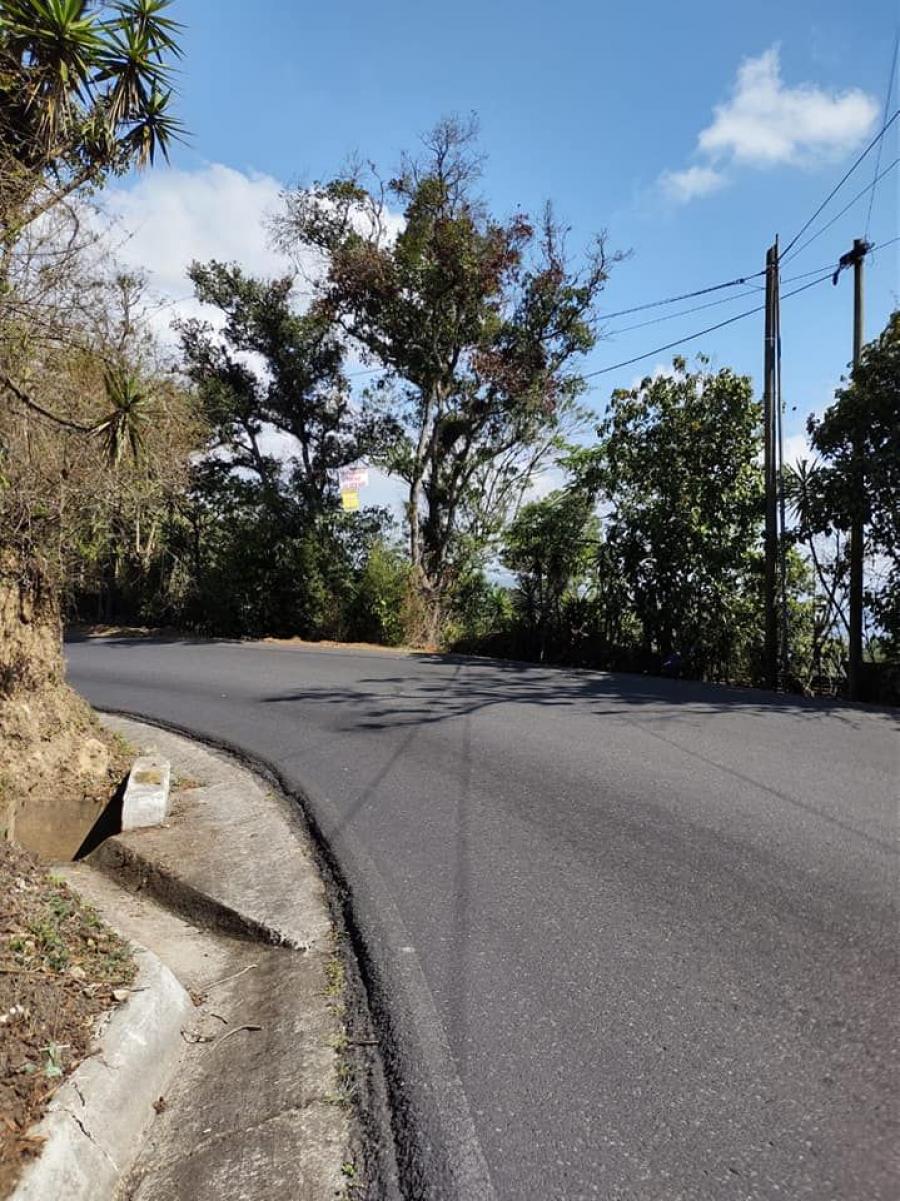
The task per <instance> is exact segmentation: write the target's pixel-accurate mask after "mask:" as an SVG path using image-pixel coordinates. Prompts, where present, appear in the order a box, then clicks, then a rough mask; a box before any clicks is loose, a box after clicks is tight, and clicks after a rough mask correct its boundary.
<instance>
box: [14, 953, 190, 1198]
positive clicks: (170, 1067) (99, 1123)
mask: <svg viewBox="0 0 900 1201" xmlns="http://www.w3.org/2000/svg"><path fill="white" fill-rule="evenodd" d="M132 945H133V948H134V951H135V954H136V957H137V960H138V973H137V977H136V978H135V981H134V983H133V984H132V985H131V990H130V995H129V997H128V999H127V1000H126V1001H125V1002H124V1004H122V1005H119V1006H118V1008H116V1009H114V1010H113V1011H112V1014H111V1015H110V1017H109V1019H108V1022H107V1025H106V1027H105V1029H104V1030H103V1033H102V1034H101V1036H100V1038H99V1047H98V1050H97V1052H96V1053H94V1054H92V1055H91V1056H90V1057H89V1058H87V1059H85V1060H83V1061H82V1063H81V1064H79V1066H78V1067H77V1068H76V1069H75V1071H74V1072H73V1073H72V1075H71V1076H69V1077H68V1079H67V1080H66V1081H65V1082H64V1083H63V1084H62V1085H61V1086H60V1088H59V1089H58V1090H57V1092H56V1093H54V1095H53V1097H52V1099H51V1100H50V1102H49V1104H48V1108H47V1113H46V1114H45V1115H44V1117H43V1118H42V1119H41V1121H40V1122H39V1123H38V1125H37V1126H36V1127H35V1129H34V1133H35V1134H36V1135H37V1136H39V1137H42V1138H44V1139H45V1140H46V1141H45V1142H44V1145H43V1147H42V1148H41V1153H40V1155H39V1156H37V1157H36V1158H35V1159H33V1160H31V1162H30V1163H29V1164H28V1165H27V1167H26V1168H25V1170H24V1171H23V1173H22V1176H21V1177H20V1179H19V1182H18V1184H17V1185H16V1187H15V1188H14V1190H13V1193H12V1196H11V1198H10V1201H49V1199H50V1198H52V1197H60V1198H62V1197H65V1198H66V1201H96V1198H97V1197H101V1196H102V1197H112V1196H113V1195H114V1193H115V1191H116V1187H117V1185H118V1182H119V1179H120V1178H121V1177H122V1176H123V1175H124V1174H125V1173H126V1172H127V1171H128V1169H129V1168H130V1166H131V1164H132V1163H133V1162H134V1160H135V1158H136V1157H137V1155H138V1154H139V1153H140V1150H141V1146H142V1143H143V1136H144V1135H145V1134H146V1132H147V1129H148V1128H149V1126H150V1124H151V1122H152V1118H153V1102H154V1100H155V1099H156V1098H157V1097H159V1096H161V1095H162V1094H163V1093H164V1092H165V1091H166V1086H167V1085H168V1083H169V1081H170V1079H171V1078H172V1076H173V1074H174V1072H175V1070H176V1068H177V1066H178V1063H179V1060H180V1058H181V1050H182V1043H181V1039H180V1036H179V1033H180V1030H181V1026H182V1023H183V1022H184V1021H185V1020H186V1018H187V1016H188V1014H189V1013H190V1011H191V1010H192V1008H193V1003H192V1001H191V999H190V997H189V995H188V993H187V991H186V990H185V989H184V988H183V987H182V985H181V984H180V983H179V982H178V980H177V979H176V978H175V976H174V975H173V974H172V972H171V971H170V970H169V969H168V968H167V967H166V966H165V964H163V963H162V962H161V961H160V960H159V959H158V958H157V957H156V955H154V954H153V953H152V952H151V951H148V950H147V949H146V948H145V947H141V946H138V945H137V944H132Z"/></svg>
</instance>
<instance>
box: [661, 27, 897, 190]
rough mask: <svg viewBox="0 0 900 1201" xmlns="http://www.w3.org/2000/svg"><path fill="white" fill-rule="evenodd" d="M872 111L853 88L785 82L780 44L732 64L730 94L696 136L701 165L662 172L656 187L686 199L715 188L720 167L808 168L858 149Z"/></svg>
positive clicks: (871, 121) (874, 114)
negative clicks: (735, 66) (734, 67)
mask: <svg viewBox="0 0 900 1201" xmlns="http://www.w3.org/2000/svg"><path fill="white" fill-rule="evenodd" d="M877 115H878V104H877V102H876V100H875V99H874V98H873V97H872V96H869V95H867V94H866V93H865V92H863V91H861V90H860V89H859V88H850V89H848V90H846V91H834V90H829V89H826V88H822V87H819V86H818V85H816V84H811V83H800V84H796V85H794V86H789V85H788V84H786V83H785V82H784V80H783V79H782V77H781V62H780V59H779V53H778V47H777V46H772V47H770V48H769V49H768V50H766V51H764V52H763V53H762V54H760V55H759V56H758V57H757V58H748V59H745V60H744V62H743V63H741V65H740V67H739V68H738V73H737V78H736V80H735V82H734V85H733V87H732V91H731V96H730V97H729V99H728V100H727V101H726V102H725V103H724V104H718V105H716V106H715V108H714V109H713V119H712V121H711V123H710V124H709V125H707V126H706V128H705V129H703V130H701V132H700V135H699V137H698V138H697V152H698V153H699V154H700V155H701V156H703V157H704V158H705V159H706V163H705V164H702V165H698V166H694V167H688V168H686V169H685V170H684V171H674V172H673V171H665V172H663V174H662V175H661V177H660V181H659V182H660V185H661V187H662V188H663V190H664V191H665V193H666V194H667V195H668V196H669V197H670V198H672V199H674V200H677V201H681V202H685V201H688V200H692V199H694V198H695V197H698V196H706V195H709V194H710V193H711V192H713V191H716V190H717V189H718V188H720V187H721V186H722V185H723V184H724V182H725V180H726V176H725V174H724V172H723V167H724V166H728V165H735V166H747V167H757V168H759V167H773V166H779V165H782V166H783V165H787V166H809V165H815V164H817V163H820V162H827V161H829V160H833V159H838V158H840V157H841V156H842V155H844V154H846V153H848V152H849V151H850V150H852V149H854V147H856V146H858V145H859V144H860V143H861V141H862V140H863V138H864V137H865V136H866V135H867V134H868V133H869V132H870V131H871V129H872V127H873V126H874V123H875V119H876V117H877Z"/></svg>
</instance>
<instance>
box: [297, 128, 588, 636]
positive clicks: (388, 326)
mask: <svg viewBox="0 0 900 1201" xmlns="http://www.w3.org/2000/svg"><path fill="white" fill-rule="evenodd" d="M474 138H475V129H474V126H473V125H471V124H469V125H464V124H461V123H460V122H458V121H456V120H445V121H442V122H441V123H440V124H438V125H437V127H436V128H435V129H434V130H433V131H432V132H431V134H430V135H428V136H427V137H426V138H425V139H424V152H423V154H422V156H421V157H420V158H418V159H412V158H409V157H407V158H405V159H404V160H403V164H402V167H401V170H400V172H399V173H398V175H397V176H396V177H395V178H393V179H391V180H390V182H389V183H388V184H387V185H381V184H379V182H378V181H377V180H375V181H370V182H369V183H368V184H364V183H363V181H362V179H361V178H360V176H359V174H353V175H351V176H349V177H346V178H343V179H338V180H335V181H333V182H332V183H330V184H327V185H324V186H316V187H313V188H300V189H297V190H296V191H294V192H292V193H289V194H288V195H287V196H286V205H285V211H284V214H283V216H282V217H281V218H280V219H279V220H278V221H277V222H276V234H277V238H278V241H279V243H280V245H281V246H282V247H283V248H285V249H287V250H289V251H292V252H294V253H296V254H297V255H298V256H299V257H301V258H304V259H307V260H308V258H309V252H310V251H313V252H315V253H316V254H317V255H319V256H321V257H322V259H323V260H324V271H323V273H322V274H321V276H320V277H319V278H318V280H317V281H316V283H315V293H316V299H315V302H314V304H313V312H315V313H318V314H322V315H323V316H325V317H327V318H329V319H331V320H334V321H336V322H338V323H339V325H340V326H341V328H342V329H343V331H344V332H345V334H346V336H347V337H348V338H349V339H350V340H351V343H352V344H353V345H355V346H356V347H358V348H359V349H360V350H361V352H362V354H363V356H364V357H365V358H366V359H367V360H368V361H370V362H371V363H372V364H373V366H375V367H376V368H380V369H381V372H382V374H381V377H380V380H379V382H378V383H377V384H376V385H375V386H374V387H373V388H371V389H370V394H369V405H370V407H371V408H372V409H373V410H375V411H379V412H381V413H387V414H389V415H390V416H391V418H392V419H393V422H394V438H393V440H392V442H391V444H390V446H389V448H388V449H387V450H386V451H385V452H384V453H383V455H382V457H381V462H382V465H383V466H385V467H386V468H387V470H388V471H390V472H391V473H393V474H395V475H397V476H398V477H400V478H401V479H402V480H403V481H404V482H405V484H406V488H407V502H406V518H407V522H408V528H409V552H410V558H411V561H412V565H413V572H414V577H415V579H416V580H417V584H418V588H419V590H420V593H421V597H422V600H423V602H424V606H425V612H426V618H427V619H426V622H425V627H426V628H425V630H424V631H423V634H424V637H425V638H426V639H427V640H429V641H433V640H436V639H437V637H438V635H439V632H440V628H441V623H442V620H443V617H444V615H445V613H446V608H447V603H448V600H449V598H450V596H451V594H452V591H453V588H454V585H455V583H456V582H457V581H458V580H459V579H460V577H461V575H462V574H463V573H464V572H465V571H466V569H467V568H469V567H471V564H472V559H473V557H477V555H478V554H479V553H481V552H483V550H484V547H485V546H486V545H487V543H488V542H489V540H490V538H491V537H492V535H494V534H495V533H496V532H497V531H498V530H499V528H500V527H501V525H502V523H503V520H504V518H505V517H506V515H507V514H508V512H509V511H510V509H511V507H513V506H514V505H515V503H516V502H517V501H518V499H519V498H520V497H521V495H522V491H523V489H524V488H525V487H527V484H528V481H529V479H530V478H531V476H532V475H533V473H534V472H535V471H536V470H537V469H538V467H539V466H540V464H541V463H542V462H543V461H544V459H545V458H546V457H547V455H548V454H550V453H551V452H552V451H553V450H554V448H555V446H556V444H557V441H558V438H559V435H560V433H561V431H563V430H565V428H566V425H567V422H569V421H570V420H571V419H572V417H573V415H574V413H575V410H576V401H577V397H578V396H579V394H580V393H581V391H582V389H583V381H582V379H581V378H580V376H579V375H578V374H577V372H576V371H575V369H574V363H575V361H576V360H577V358H578V356H579V355H582V354H583V353H584V352H585V351H587V350H588V349H590V347H591V346H592V345H593V342H594V337H595V332H594V326H593V313H594V307H595V303H596V301H597V297H598V294H599V292H600V290H601V289H602V287H603V284H604V282H605V281H606V278H607V273H608V270H609V267H610V262H611V257H610V256H609V254H608V253H607V251H606V248H605V244H604V240H603V238H602V237H601V238H598V239H597V240H596V242H595V244H594V246H593V248H592V250H591V252H590V253H589V255H588V258H587V265H586V267H585V268H584V270H583V271H580V272H579V271H574V270H573V269H572V268H571V267H570V265H569V263H568V261H567V255H566V249H565V239H564V236H563V232H562V231H561V230H560V228H559V227H558V226H557V225H556V223H555V222H554V220H553V217H552V214H551V213H550V211H549V209H548V211H547V212H546V213H545V214H544V216H543V218H542V219H541V220H540V221H539V222H537V223H535V222H533V221H531V220H530V219H529V218H528V217H526V216H525V215H524V214H522V213H517V214H515V215H514V216H513V217H512V218H510V219H509V220H507V221H501V220H499V219H497V218H495V217H492V216H491V215H489V214H488V213H487V211H486V210H485V208H484V206H483V204H482V203H481V202H480V200H479V198H478V196H477V194H476V190H475V189H476V185H477V180H478V176H479V165H480V161H479V159H478V157H477V155H476V153H475V149H474ZM389 202H390V203H392V204H394V205H395V206H396V207H397V208H399V209H400V210H401V213H402V220H401V221H399V222H398V221H397V220H396V219H392V218H391V213H390V210H389V208H388V203H389Z"/></svg>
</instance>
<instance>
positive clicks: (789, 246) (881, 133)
mask: <svg viewBox="0 0 900 1201" xmlns="http://www.w3.org/2000/svg"><path fill="white" fill-rule="evenodd" d="M898 117H900V108H898V109H895V110H894V113H893V116H891V117H890V118H889V120H887V121H885V123H884V125H882V127H881V129H879V131H878V133H876V135H875V137H874V138H873V139H872V140H871V142H869V144H868V146H867V147H866V148H865V150H864V151H863V152H862V154H860V155H859V157H858V158H857V159H856V160H855V161H854V163H853V165H852V166H851V167H848V169H847V170H846V171H845V172H844V174H843V175H842V176H841V178H840V179H839V180H838V182H837V183H836V184H835V185H834V187H833V188H832V189H831V191H830V192H829V193H828V195H827V196H826V197H825V199H824V200H823V201H822V203H821V204H820V205H819V207H818V208H817V209H816V211H815V212H814V213H813V215H812V216H811V217H810V218H809V219H808V220H807V221H806V222H805V223H804V224H803V225H802V226H801V227H800V229H798V230H797V232H796V233H795V234H794V236H793V237H792V238H791V240H790V242H788V244H787V246H785V248H784V250H783V251H782V252H781V257H782V259H783V258H784V256H785V255H786V254H787V253H788V252H789V251H790V250H791V249H792V247H793V246H794V244H795V243H796V242H797V241H798V240H799V239H800V238H801V237H802V236H803V235H804V234H805V233H806V231H807V230H808V229H809V227H810V226H811V225H812V223H813V221H815V219H816V217H818V215H819V213H821V212H822V210H823V209H824V208H825V207H826V206H827V205H828V204H829V203H830V202H831V200H832V198H833V197H834V196H835V195H836V194H837V193H838V192H839V191H840V189H841V188H842V187H843V186H844V184H845V183H846V182H847V180H848V179H849V178H850V176H851V175H852V174H853V172H854V171H855V170H856V168H857V167H858V166H859V164H860V163H861V162H862V161H863V159H864V158H865V157H866V155H867V154H868V153H869V151H870V150H871V149H872V147H873V146H877V145H878V143H879V142H880V141H881V139H882V138H883V137H884V135H885V134H886V133H887V131H888V130H889V129H890V127H891V126H892V125H893V124H894V122H895V121H896V120H897V118H898Z"/></svg>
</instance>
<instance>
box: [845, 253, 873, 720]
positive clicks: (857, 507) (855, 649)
mask: <svg viewBox="0 0 900 1201" xmlns="http://www.w3.org/2000/svg"><path fill="white" fill-rule="evenodd" d="M868 249H869V244H868V242H865V241H864V240H863V239H862V238H855V239H854V241H853V250H852V251H851V252H850V253H851V255H852V260H851V261H852V263H853V366H854V367H856V365H857V364H858V363H859V357H860V354H861V353H862V346H863V261H864V259H865V257H866V251H867V250H868ZM861 456H862V447H861V446H860V441H859V438H857V439H856V445H855V446H854V447H853V497H852V505H853V508H852V511H851V517H850V648H849V662H848V668H847V693H848V695H849V697H850V700H851V701H858V700H859V697H860V690H861V686H862V658H863V554H864V542H865V528H864V525H863V507H864V505H863V502H864V495H863V492H864V482H863V463H862V457H861Z"/></svg>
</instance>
